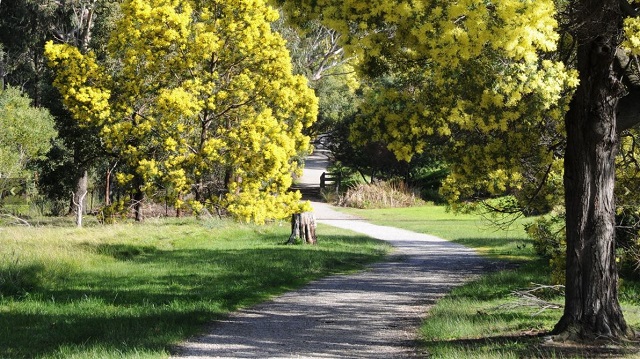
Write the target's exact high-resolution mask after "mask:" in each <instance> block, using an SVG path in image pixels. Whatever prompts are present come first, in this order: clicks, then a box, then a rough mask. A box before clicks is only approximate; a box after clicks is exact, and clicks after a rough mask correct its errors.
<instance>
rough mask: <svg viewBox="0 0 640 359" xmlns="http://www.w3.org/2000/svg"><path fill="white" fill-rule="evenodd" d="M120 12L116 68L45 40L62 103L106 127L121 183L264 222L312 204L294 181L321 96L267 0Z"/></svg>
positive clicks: (135, 3)
mask: <svg viewBox="0 0 640 359" xmlns="http://www.w3.org/2000/svg"><path fill="white" fill-rule="evenodd" d="M121 9H122V18H121V19H120V20H119V21H118V22H117V24H116V27H115V30H114V31H113V33H112V34H111V37H110V40H109V44H108V56H109V57H110V58H109V59H107V61H106V62H105V64H106V63H117V64H119V65H118V66H117V67H114V68H109V70H108V69H107V67H106V66H103V65H102V64H99V63H98V62H97V61H96V59H95V56H94V55H93V54H91V53H89V54H81V53H80V52H79V51H78V50H77V49H74V48H73V47H70V46H67V45H53V44H52V43H49V44H47V48H46V54H47V57H48V59H49V61H50V64H51V66H52V67H53V68H54V70H55V71H56V82H55V86H56V87H57V88H58V89H59V90H60V92H61V93H62V95H63V97H64V98H65V105H66V106H67V107H68V108H69V109H70V111H71V112H72V114H73V116H74V118H76V119H77V120H78V121H86V122H87V123H90V124H92V125H95V126H98V127H101V135H102V137H103V140H104V142H105V144H106V146H107V147H108V148H109V150H110V151H112V152H113V153H115V154H117V155H118V156H119V157H120V158H121V160H122V164H123V167H122V168H123V169H124V170H126V169H127V168H128V169H129V171H130V173H120V174H118V178H119V180H121V183H123V184H128V185H130V186H132V187H131V188H132V190H134V191H135V190H143V191H144V192H145V193H147V194H148V195H154V194H157V193H161V196H162V197H158V198H157V199H158V200H168V201H169V202H171V203H176V205H177V206H183V205H185V204H187V203H190V205H191V207H192V208H193V209H194V210H195V211H200V210H201V209H202V208H201V206H202V205H208V206H223V207H225V208H226V210H227V211H228V212H229V213H231V214H233V215H235V216H236V217H238V218H241V219H243V220H250V221H255V222H258V223H261V222H264V221H266V220H269V219H273V218H283V217H286V216H288V215H290V214H291V213H292V212H297V211H300V210H304V209H305V208H308V206H307V207H305V205H304V204H302V203H300V194H299V193H290V192H288V189H289V187H290V185H291V182H292V177H291V176H292V173H295V172H297V171H299V166H298V162H297V161H295V160H294V158H295V157H296V156H299V155H301V154H304V153H305V152H306V151H308V149H309V138H308V137H307V136H305V135H304V134H303V133H302V131H303V130H304V129H306V128H308V127H309V126H311V124H312V123H313V122H314V121H315V120H316V117H317V111H318V102H317V98H316V97H315V95H314V93H313V91H312V90H311V89H309V87H308V86H307V82H306V79H305V78H303V77H301V76H295V75H293V74H292V66H291V60H290V57H289V53H288V51H287V49H286V48H285V43H284V40H283V39H282V38H281V37H280V35H278V34H276V33H274V32H272V31H271V25H270V22H272V21H275V20H276V19H277V18H278V12H277V11H275V9H273V8H272V7H270V6H268V5H267V3H266V2H265V1H264V0H225V1H221V2H216V3H215V4H213V3H202V2H199V1H196V0H125V1H124V2H123V3H122V6H121ZM136 186H137V188H136ZM225 193H226V194H225ZM221 194H225V195H221ZM189 195H193V196H194V197H195V200H191V199H188V200H187V199H185V198H186V197H187V196H189Z"/></svg>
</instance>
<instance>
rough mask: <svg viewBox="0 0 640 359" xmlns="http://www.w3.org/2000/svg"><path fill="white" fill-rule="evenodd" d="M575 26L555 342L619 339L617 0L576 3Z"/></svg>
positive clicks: (622, 329) (623, 328)
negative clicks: (560, 311)
mask: <svg viewBox="0 0 640 359" xmlns="http://www.w3.org/2000/svg"><path fill="white" fill-rule="evenodd" d="M581 5H582V6H581V7H580V8H579V10H578V11H579V12H580V11H582V13H583V14H586V15H588V16H589V18H588V19H582V20H584V22H583V23H581V27H580V28H578V30H577V34H576V38H577V40H578V53H577V61H578V71H579V72H580V85H579V87H578V89H577V91H576V93H575V95H574V98H573V100H572V102H571V106H570V110H569V112H568V113H567V115H566V121H565V122H566V130H567V149H566V154H565V161H564V163H565V179H564V186H565V196H566V198H565V200H566V210H567V213H566V228H567V269H566V297H565V309H564V315H563V317H562V319H561V320H560V321H559V322H558V324H557V325H556V327H555V329H554V332H555V334H557V335H558V336H559V338H561V339H577V340H589V339H595V338H621V337H625V336H627V335H629V334H630V333H629V331H630V330H629V328H628V327H627V324H626V322H625V320H624V317H623V315H622V310H621V308H620V305H619V302H618V290H617V284H618V276H617V270H616V262H615V199H614V182H615V157H616V153H617V150H618V132H617V130H616V110H617V106H618V100H619V99H620V98H621V97H622V96H623V95H624V91H623V90H624V89H623V86H622V85H621V83H620V82H619V80H618V78H617V77H616V76H615V75H616V74H615V72H614V70H613V64H614V61H615V51H616V48H617V47H618V45H619V43H620V38H619V36H620V34H621V29H620V26H621V18H622V17H621V15H620V13H619V9H618V3H617V0H613V1H612V0H607V1H593V0H586V1H583V2H582V4H581Z"/></svg>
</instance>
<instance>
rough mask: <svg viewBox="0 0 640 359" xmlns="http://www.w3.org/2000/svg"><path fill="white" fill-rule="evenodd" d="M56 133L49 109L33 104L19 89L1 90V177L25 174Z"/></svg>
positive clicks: (46, 148)
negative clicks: (30, 163) (27, 167)
mask: <svg viewBox="0 0 640 359" xmlns="http://www.w3.org/2000/svg"><path fill="white" fill-rule="evenodd" d="M55 135H56V132H55V130H54V128H53V118H52V117H51V115H50V114H49V111H47V110H46V109H43V108H38V107H33V106H32V105H31V100H30V99H29V98H28V97H27V96H25V95H24V94H22V93H21V92H20V90H18V89H17V88H13V87H9V88H7V89H5V90H2V89H0V178H8V177H21V176H23V175H24V170H25V169H26V166H27V163H28V162H29V161H31V160H34V159H36V158H38V157H40V156H42V155H44V153H46V151H47V150H48V149H49V147H50V146H51V145H50V140H51V139H52V138H53V137H54V136H55Z"/></svg>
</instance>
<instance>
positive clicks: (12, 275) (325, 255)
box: [0, 219, 388, 358]
mask: <svg viewBox="0 0 640 359" xmlns="http://www.w3.org/2000/svg"><path fill="white" fill-rule="evenodd" d="M0 230H1V231H2V236H1V237H0V258H2V260H1V261H0V293H1V296H0V357H2V358H114V357H117V358H121V357H126V358H147V357H153V358H155V357H166V356H168V353H169V350H170V348H171V346H172V345H173V344H175V343H177V342H179V341H181V340H184V339H185V338H187V337H189V336H191V335H193V334H195V333H197V332H198V330H201V328H202V325H203V324H205V323H207V322H210V321H211V320H213V319H216V318H220V317H221V316H224V315H225V314H226V313H228V312H230V311H233V310H236V309H238V308H240V307H243V306H249V305H252V304H255V303H257V302H260V301H264V300H266V299H268V298H270V297H272V296H273V295H276V294H280V293H283V292H285V291H287V290H290V289H293V288H298V287H300V286H301V285H303V284H305V283H307V282H308V281H310V280H312V279H316V278H319V277H321V276H325V275H328V274H332V273H337V272H344V271H352V270H355V269H358V268H362V266H363V265H365V264H367V263H371V262H373V261H377V260H380V259H381V258H382V256H383V255H384V254H385V253H386V252H387V251H388V246H387V245H385V244H383V243H381V242H379V241H375V240H371V239H368V238H365V237H363V236H359V235H355V234H350V233H345V232H344V231H343V230H335V229H332V228H330V227H324V226H322V227H319V229H318V233H319V241H318V245H317V246H285V245H282V243H284V242H285V241H286V240H287V239H288V235H289V226H288V223H285V224H283V225H278V224H274V225H269V226H262V227H258V226H250V225H240V224H236V223H232V222H227V221H217V220H214V221H207V222H198V221H195V220H189V219H187V220H164V221H155V222H153V223H147V224H144V225H126V224H125V225H116V226H105V227H95V228H86V229H75V228H64V227H60V228H51V227H46V228H14V227H11V228H9V227H5V228H2V229H0ZM2 278H4V279H2ZM7 283H9V284H7Z"/></svg>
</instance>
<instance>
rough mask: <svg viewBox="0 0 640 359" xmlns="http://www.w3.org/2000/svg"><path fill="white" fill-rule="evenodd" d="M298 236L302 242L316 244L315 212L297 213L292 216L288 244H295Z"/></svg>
mask: <svg viewBox="0 0 640 359" xmlns="http://www.w3.org/2000/svg"><path fill="white" fill-rule="evenodd" d="M296 238H300V239H301V240H302V243H307V244H316V242H317V240H318V239H317V237H316V217H315V216H314V215H313V212H303V213H295V214H293V215H292V216H291V235H290V236H289V240H288V241H287V244H295V243H296Z"/></svg>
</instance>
